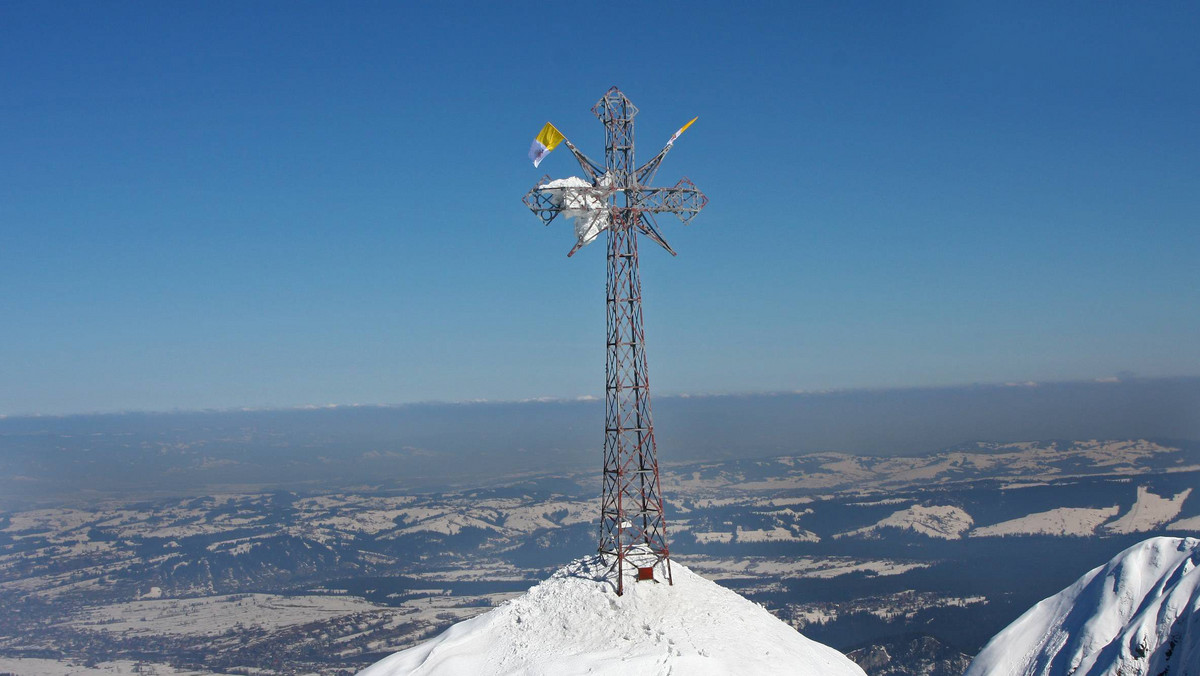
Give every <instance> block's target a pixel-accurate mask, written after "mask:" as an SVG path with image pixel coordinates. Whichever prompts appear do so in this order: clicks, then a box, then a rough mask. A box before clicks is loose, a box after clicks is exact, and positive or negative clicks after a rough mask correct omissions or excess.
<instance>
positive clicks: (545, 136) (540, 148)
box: [529, 122, 690, 167]
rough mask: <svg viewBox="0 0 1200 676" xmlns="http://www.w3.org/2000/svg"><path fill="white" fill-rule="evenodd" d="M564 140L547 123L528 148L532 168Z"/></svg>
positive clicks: (557, 131) (560, 133) (560, 134)
mask: <svg viewBox="0 0 1200 676" xmlns="http://www.w3.org/2000/svg"><path fill="white" fill-rule="evenodd" d="M689 124H690V123H689ZM685 128H686V127H685ZM564 138H566V137H565V136H563V135H562V132H560V131H559V130H557V129H555V128H554V125H552V124H550V123H549V122H547V123H546V126H544V127H542V130H541V131H540V132H538V135H537V137H536V138H534V139H533V145H531V146H529V159H531V160H533V166H535V167H536V166H537V165H539V164H541V163H542V160H544V159H546V156H547V155H549V154H550V151H551V150H554V149H555V148H557V147H558V144H560V143H562V141H563V139H564Z"/></svg>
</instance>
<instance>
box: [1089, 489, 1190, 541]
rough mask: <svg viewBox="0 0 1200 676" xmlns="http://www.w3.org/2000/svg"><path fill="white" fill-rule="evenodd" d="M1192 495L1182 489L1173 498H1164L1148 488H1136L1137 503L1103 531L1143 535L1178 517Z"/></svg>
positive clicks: (1105, 526)
mask: <svg viewBox="0 0 1200 676" xmlns="http://www.w3.org/2000/svg"><path fill="white" fill-rule="evenodd" d="M1191 494H1192V489H1190V488H1187V489H1184V491H1183V492H1182V493H1178V494H1177V495H1175V496H1174V497H1171V498H1164V497H1163V496H1161V495H1155V494H1154V493H1151V492H1150V488H1149V487H1148V486H1138V489H1137V501H1136V502H1134V503H1133V506H1132V507H1130V508H1129V512H1127V513H1126V514H1125V515H1124V516H1122V517H1121V518H1119V519H1117V520H1116V521H1113V522H1112V523H1107V524H1105V525H1104V530H1106V531H1108V532H1110V533H1123V534H1127V533H1144V532H1146V531H1148V530H1154V529H1155V528H1157V527H1159V526H1161V525H1163V524H1164V523H1166V522H1168V521H1170V520H1171V519H1174V518H1175V517H1177V516H1179V512H1180V511H1182V510H1183V503H1184V502H1185V501H1186V500H1187V498H1188V496H1189V495H1191Z"/></svg>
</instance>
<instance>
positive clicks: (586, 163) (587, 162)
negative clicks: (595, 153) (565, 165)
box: [563, 138, 604, 183]
mask: <svg viewBox="0 0 1200 676" xmlns="http://www.w3.org/2000/svg"><path fill="white" fill-rule="evenodd" d="M563 143H565V144H566V146H567V150H570V151H571V154H572V155H574V156H575V161H576V162H579V168H580V169H583V173H585V174H587V175H588V178H590V179H592V183H595V182H596V178H597V177H599V176H603V175H604V167H602V166H600V165H599V164H596V162H595V160H593V159H592V158H590V157H588V156H587V155H584V154H583V153H582V152H580V150H579V148H576V147H575V144H574V143H571V139H568V138H564V139H563Z"/></svg>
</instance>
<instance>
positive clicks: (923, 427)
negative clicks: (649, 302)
mask: <svg viewBox="0 0 1200 676" xmlns="http://www.w3.org/2000/svg"><path fill="white" fill-rule="evenodd" d="M603 407H604V403H603V401H602V400H599V399H587V400H553V401H528V402H486V403H485V402H477V403H458V404H445V403H423V404H406V405H399V406H339V407H316V408H291V409H260V410H235V411H191V412H157V413H146V412H133V413H114V414H100V415H73V416H41V417H9V418H5V419H0V484H2V485H0V488H2V489H3V490H4V491H6V493H7V495H8V497H10V498H14V499H16V498H19V497H21V496H27V497H35V496H39V495H46V494H48V493H60V492H62V491H71V490H104V489H105V487H108V489H111V490H118V491H119V490H130V491H135V490H146V489H149V488H172V489H178V490H194V489H196V488H198V487H202V486H205V485H211V484H232V483H257V484H263V485H294V484H302V483H305V482H309V483H312V482H341V483H343V484H345V483H348V482H363V481H368V482H373V483H378V482H384V483H387V484H389V485H416V484H421V485H445V484H447V483H458V484H467V485H469V484H471V483H472V482H476V481H482V480H485V479H486V478H487V477H489V476H495V475H498V474H510V475H511V474H519V473H541V474H555V473H558V474H562V473H571V472H578V471H589V470H591V469H594V468H595V466H596V465H597V464H598V463H599V462H600V458H601V452H600V447H601V445H602V442H603V434H602V426H603V420H604V417H603V413H604V411H603ZM1197 411H1200V378H1196V377H1190V378H1169V379H1128V380H1123V381H1115V382H1067V383H1041V384H1037V385H1036V386H1035V385H1020V384H1009V385H972V386H962V387H943V388H907V389H892V390H853V391H850V390H847V391H837V392H825V393H772V394H746V395H717V396H676V397H670V396H663V397H657V398H656V399H655V400H654V413H655V430H656V437H657V441H658V457H659V461H660V462H661V463H663V464H667V465H674V464H681V463H690V462H700V461H706V460H725V459H732V458H756V457H768V456H774V455H788V454H804V453H811V452H823V451H835V452H845V453H852V454H859V455H881V456H887V455H915V454H924V453H930V452H936V451H939V450H944V449H946V448H951V447H954V446H957V445H960V444H967V443H973V442H980V441H982V442H1016V441H1046V440H1086V439H1135V438H1146V439H1152V440H1167V441H1187V442H1196V441H1200V416H1197V415H1196V414H1197ZM189 487H190V488H189Z"/></svg>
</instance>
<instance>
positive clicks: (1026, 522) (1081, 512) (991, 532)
mask: <svg viewBox="0 0 1200 676" xmlns="http://www.w3.org/2000/svg"><path fill="white" fill-rule="evenodd" d="M1119 511H1121V508H1120V507H1118V506H1117V505H1113V506H1112V507H1098V508H1087V507H1059V508H1057V509H1051V510H1047V511H1045V512H1037V513H1035V514H1029V515H1027V516H1023V517H1020V518H1018V519H1011V520H1009V521H1003V522H1001V523H997V524H992V525H991V526H983V527H982V528H976V529H975V530H973V531H971V537H992V536H1003V535H1073V536H1082V535H1092V534H1093V533H1095V532H1096V529H1097V528H1099V527H1100V524H1102V523H1104V522H1105V521H1108V520H1109V519H1111V518H1112V517H1114V516H1116V515H1117V512H1119Z"/></svg>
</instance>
